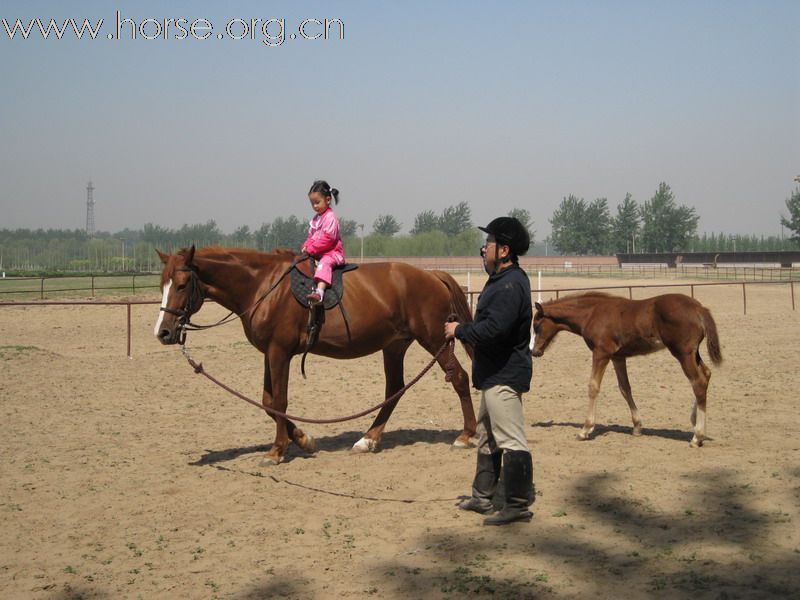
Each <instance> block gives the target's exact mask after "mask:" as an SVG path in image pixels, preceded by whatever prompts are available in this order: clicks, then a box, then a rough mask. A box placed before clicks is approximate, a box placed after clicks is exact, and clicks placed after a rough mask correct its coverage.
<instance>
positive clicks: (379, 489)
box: [0, 278, 800, 599]
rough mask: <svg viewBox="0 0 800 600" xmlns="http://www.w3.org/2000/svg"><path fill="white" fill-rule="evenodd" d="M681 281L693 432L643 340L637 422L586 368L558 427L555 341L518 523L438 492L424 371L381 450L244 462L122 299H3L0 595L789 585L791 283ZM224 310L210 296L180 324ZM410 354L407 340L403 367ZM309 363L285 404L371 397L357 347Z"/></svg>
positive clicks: (248, 427) (585, 354) (458, 459)
mask: <svg viewBox="0 0 800 600" xmlns="http://www.w3.org/2000/svg"><path fill="white" fill-rule="evenodd" d="M473 283H474V279H473ZM626 283H627V282H626ZM630 283H650V284H652V283H653V282H652V281H642V282H630ZM670 283H671V284H672V283H675V282H674V281H671V282H670ZM546 284H547V286H549V287H556V286H559V287H561V288H571V287H582V286H586V287H588V286H590V285H594V286H601V285H605V284H611V285H613V284H619V281H614V282H611V281H604V280H598V279H592V280H586V279H582V280H579V279H574V278H570V279H549V280H548V281H547V282H546ZM662 291H667V290H666V289H664V290H635V291H634V296H635V297H643V296H645V295H653V294H655V293H660V292H662ZM681 291H685V292H687V293H688V289H685V290H681ZM624 293H627V292H624ZM695 296H696V297H697V298H698V299H699V300H700V301H701V302H703V303H704V304H706V305H707V306H708V307H709V308H710V309H711V310H712V312H713V314H714V317H715V318H716V321H717V324H718V327H719V332H720V338H721V342H722V351H723V355H724V358H725V362H724V363H723V365H722V366H721V367H720V368H714V369H713V375H712V380H711V386H710V390H709V403H708V411H709V412H708V415H709V422H708V434H709V436H710V438H711V439H710V440H708V441H707V442H706V444H705V445H704V446H703V447H702V448H700V449H691V448H690V447H689V439H690V437H691V428H690V425H689V412H690V408H691V399H692V394H691V390H690V388H689V384H688V382H687V381H686V379H685V378H684V376H683V374H682V372H681V370H680V367H679V366H678V363H677V362H676V361H675V360H674V359H673V358H672V357H671V356H670V355H669V354H668V353H658V354H655V355H651V356H649V357H643V358H637V359H632V360H631V361H630V362H629V371H630V378H631V382H632V385H633V391H634V396H635V398H636V400H637V403H638V405H639V408H640V412H641V415H642V419H643V421H644V435H643V436H641V437H633V436H632V435H631V422H630V415H629V412H628V409H627V406H626V404H625V402H624V400H623V399H622V397H621V396H620V395H619V393H618V392H617V390H616V384H615V381H614V377H613V372H609V373H608V374H607V375H608V376H607V378H606V380H605V381H604V385H603V389H602V390H601V396H600V401H599V406H598V427H597V435H596V438H595V439H593V440H591V441H588V442H579V441H577V439H576V434H577V432H578V430H579V428H580V425H581V423H582V422H583V418H584V415H585V411H586V408H587V398H586V389H587V384H588V377H589V368H590V355H589V351H588V350H587V349H586V347H585V346H584V345H583V343H582V341H581V340H579V339H578V338H577V337H575V336H570V335H568V334H561V336H560V337H559V339H558V340H557V341H556V343H555V344H554V345H553V346H552V347H551V348H550V349H549V350H548V352H547V354H546V355H545V356H544V357H543V358H541V359H536V360H535V363H534V380H533V389H532V391H531V393H530V394H528V395H527V396H526V398H525V414H526V420H527V423H528V428H527V435H528V440H529V442H530V445H531V448H532V451H533V455H534V473H535V479H536V485H537V489H538V492H539V495H538V497H537V500H536V503H535V505H534V507H533V510H534V512H535V517H534V519H533V521H532V522H531V523H529V524H515V525H513V526H508V527H501V528H487V527H483V526H482V525H481V521H482V517H481V516H479V515H476V514H472V513H465V512H463V511H459V510H457V509H456V508H455V506H454V505H455V503H456V502H457V499H458V498H459V496H462V495H465V494H467V493H468V492H469V489H470V483H471V479H472V474H473V469H474V463H475V451H474V450H453V449H451V448H450V444H451V442H452V441H453V440H454V439H455V437H456V435H457V433H458V430H460V428H461V422H462V421H461V413H460V409H459V405H458V401H457V398H456V396H455V394H454V392H453V391H452V389H451V388H450V387H449V384H446V383H445V382H444V377H443V374H442V373H441V372H440V371H438V370H435V371H432V372H431V373H430V374H428V375H427V376H426V377H425V378H423V379H422V381H420V383H419V384H417V386H416V387H414V388H413V389H412V390H411V391H410V392H409V393H408V394H407V395H406V396H405V397H404V398H403V400H402V401H401V403H400V405H399V406H398V408H397V410H396V411H395V414H394V416H393V417H392V419H391V421H390V422H389V425H388V427H387V433H386V434H385V435H384V438H383V440H382V444H381V447H380V451H379V452H377V453H374V454H370V455H356V454H351V453H350V452H349V450H350V447H351V445H352V444H353V443H354V442H356V441H357V440H358V439H359V437H360V436H361V433H362V432H363V431H364V430H366V428H367V427H368V425H369V423H370V422H371V417H364V418H361V419H359V420H357V421H354V422H350V423H345V424H336V425H312V426H308V427H304V429H306V430H307V431H308V432H309V433H311V434H312V435H314V436H315V437H316V438H317V440H318V444H319V451H318V452H317V453H316V455H314V456H307V455H305V454H303V453H302V452H301V451H299V450H298V449H296V448H294V447H293V448H292V450H291V451H290V454H289V459H288V460H287V462H285V463H284V464H281V465H279V466H277V467H272V468H265V467H261V466H260V464H259V463H260V460H261V457H262V455H263V454H264V452H265V451H266V450H267V449H268V447H269V444H270V443H271V441H272V438H273V435H274V427H273V425H272V422H271V421H268V420H267V419H266V418H265V416H264V415H263V414H260V413H259V411H258V410H257V409H255V408H253V407H251V406H249V405H247V404H245V403H243V402H241V401H239V400H236V399H235V398H233V397H231V396H229V395H227V394H226V393H225V392H223V391H222V390H220V389H219V388H216V387H214V386H213V385H212V384H211V383H210V382H208V381H207V380H206V379H204V378H202V377H199V376H197V375H195V374H194V373H193V372H192V370H191V368H190V367H189V366H188V365H187V363H186V361H185V360H184V358H183V357H182V356H181V353H180V351H179V350H178V349H177V347H163V346H161V345H160V344H159V343H158V342H157V341H156V340H155V338H154V337H153V335H152V328H153V324H154V321H155V318H156V314H157V306H138V307H134V309H133V358H132V359H128V358H127V357H126V356H125V354H126V352H125V351H126V346H125V308H124V307H119V306H115V307H107V308H99V307H61V306H57V307H46V308H41V307H25V308H22V307H20V308H9V307H2V308H0V358H1V359H2V360H1V361H0V418H2V429H1V430H0V431H1V432H2V433H1V434H0V453H1V455H2V460H0V532H1V533H0V597H3V598H15V599H16V598H232V599H246V598H303V599H306V598H307V599H327V598H338V597H358V598H366V597H376V598H422V599H434V598H436V599H438V598H452V599H457V598H463V597H466V596H469V597H474V598H583V597H586V596H588V595H591V596H597V597H601V598H604V597H612V596H617V595H622V594H624V596H625V597H629V598H676V597H689V596H691V597H693V598H715V599H716V598H720V599H723V598H773V597H774V598H789V597H795V598H797V597H798V596H800V436H798V435H797V430H798V425H800V417H798V396H799V395H800V394H799V393H798V392H799V391H800V374H799V373H800V371H798V364H800V346H799V345H798V338H800V311H798V312H793V311H792V307H791V297H790V293H789V287H788V285H761V286H755V285H754V286H748V288H747V314H746V315H745V314H743V305H742V291H741V287H736V286H719V287H707V288H696V290H695ZM222 314H224V313H223V311H221V310H220V309H219V308H218V307H207V308H204V309H203V311H202V312H201V314H200V317H202V318H198V321H201V322H211V321H212V320H214V319H215V318H217V317H218V316H222ZM188 345H189V347H190V350H191V353H192V354H193V356H195V358H197V359H198V360H201V361H202V362H203V363H204V365H205V367H206V368H207V370H208V371H209V372H211V373H212V374H214V375H216V376H217V377H219V378H220V379H222V380H223V381H225V382H227V383H229V384H231V385H232V386H233V387H235V388H237V389H239V390H240V391H242V392H244V393H246V394H249V395H251V396H254V397H258V394H259V389H260V384H261V371H262V359H261V356H260V354H258V352H257V351H256V350H254V349H253V348H252V347H250V346H249V344H248V343H247V342H246V340H245V339H244V336H243V334H242V332H241V328H240V327H239V326H238V324H234V325H228V326H226V327H223V328H219V329H216V330H212V331H208V332H198V333H193V334H190V337H189V342H188ZM701 353H702V354H703V355H704V356H707V352H706V350H705V345H704V346H703V348H702V350H701ZM459 356H460V357H461V358H462V360H463V359H464V356H465V355H464V353H463V351H461V350H460V351H459ZM427 361H428V356H427V355H426V354H425V353H424V351H422V350H421V349H420V348H419V347H418V346H416V345H415V346H413V347H412V349H411V351H410V353H409V357H408V359H407V366H406V373H407V377H408V378H410V377H412V376H413V375H415V374H416V373H417V372H418V371H419V370H420V369H421V367H422V366H423V365H424V364H425V363H426V362H427ZM307 366H308V371H309V379H308V380H307V381H304V380H303V379H302V378H301V376H300V373H299V361H295V363H293V365H292V380H291V384H290V394H291V395H290V405H289V408H290V412H292V413H294V414H300V415H306V416H312V417H332V416H339V415H343V414H349V413H352V412H355V411H357V410H359V409H362V408H365V407H367V406H370V405H372V404H375V403H377V402H380V400H381V399H382V393H383V380H382V368H381V360H380V357H379V356H378V355H376V356H371V357H367V358H364V359H360V360H355V361H346V362H335V361H332V360H329V359H324V358H320V357H314V356H312V357H310V358H309V361H308V365H307ZM473 397H474V398H477V395H474V396H473ZM475 404H476V407H477V401H476V403H475Z"/></svg>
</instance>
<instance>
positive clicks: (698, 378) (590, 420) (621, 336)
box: [531, 292, 722, 448]
mask: <svg viewBox="0 0 800 600" xmlns="http://www.w3.org/2000/svg"><path fill="white" fill-rule="evenodd" d="M533 331H534V335H535V340H534V345H533V348H532V350H531V354H533V356H542V354H543V353H544V351H545V349H546V348H547V346H548V345H549V344H550V342H551V341H553V338H554V337H555V336H556V334H557V333H558V332H559V331H569V332H571V333H575V334H577V335H580V336H582V337H583V340H584V341H585V342H586V345H587V346H589V349H590V350H591V351H592V377H591V379H590V380H589V413H588V415H587V416H586V422H585V423H584V424H583V429H581V431H580V433H579V434H578V438H579V439H582V440H586V439H589V436H590V435H591V434H592V431H593V430H594V423H595V406H596V401H597V394H598V392H599V391H600V382H601V381H602V380H603V373H604V372H605V370H606V367H607V366H608V361H611V362H612V363H613V365H614V371H616V373H617V382H618V383H619V390H620V392H622V395H623V396H624V398H625V400H627V401H628V407H629V408H630V410H631V418H632V419H633V434H634V435H641V432H642V421H641V419H640V418H639V411H638V410H637V409H636V404H634V402H633V395H632V394H631V384H630V382H629V381H628V368H627V365H626V364H625V359H627V358H628V357H629V356H638V355H641V354H650V353H651V352H656V351H657V350H662V349H664V348H667V349H669V351H670V352H671V353H672V355H673V356H674V357H675V358H676V359H678V362H680V363H681V367H683V372H684V374H685V375H686V377H687V378H688V379H689V382H690V383H691V384H692V390H693V391H694V396H695V402H694V406H693V408H692V416H691V422H692V425H693V426H694V436H693V437H692V441H691V446H692V447H694V448H696V447H698V446H701V445H702V444H703V439H704V438H705V428H706V392H707V390H708V382H709V380H710V378H711V370H710V369H709V368H708V367H707V366H706V365H705V363H704V362H703V359H702V358H700V352H699V348H700V342H702V341H703V337H705V338H706V346H707V348H708V353H709V355H710V356H711V361H712V362H713V363H714V364H715V365H718V364H720V363H721V362H722V353H721V352H720V346H719V337H718V336H717V326H716V324H715V323H714V319H713V318H712V316H711V312H710V311H709V310H708V309H707V308H705V307H704V306H703V305H702V304H700V303H699V302H698V301H697V300H695V299H694V298H690V297H688V296H684V295H683V294H664V295H662V296H656V297H654V298H648V299H647V300H628V299H627V298H621V297H618V296H610V295H608V294H603V293H599V292H590V293H587V294H580V295H571V296H565V297H564V298H561V299H558V300H551V301H550V302H545V303H544V304H539V303H538V302H537V303H536V314H535V315H534V317H533Z"/></svg>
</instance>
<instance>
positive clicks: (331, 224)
mask: <svg viewBox="0 0 800 600" xmlns="http://www.w3.org/2000/svg"><path fill="white" fill-rule="evenodd" d="M308 200H309V202H311V208H313V209H314V212H315V213H317V214H316V215H314V218H313V219H311V221H309V224H308V237H307V238H306V241H305V242H304V243H303V252H306V253H307V254H310V255H311V256H313V257H314V258H315V259H316V260H317V270H316V271H315V272H314V282H315V283H316V284H317V289H316V290H314V291H313V292H311V293H310V294H309V295H308V296H306V299H307V300H308V302H309V303H310V304H318V303H319V302H322V298H323V297H324V296H325V289H326V288H328V287H329V286H330V285H331V277H332V269H333V267H334V266H335V265H343V264H344V251H343V249H342V237H341V235H340V233H339V219H337V218H336V215H335V214H333V210H332V209H331V200H333V201H334V202H335V203H336V204H339V190H337V189H333V188H331V186H329V185H328V182H327V181H322V180H317V181H315V182H314V183H313V184H312V186H311V189H310V190H309V191H308Z"/></svg>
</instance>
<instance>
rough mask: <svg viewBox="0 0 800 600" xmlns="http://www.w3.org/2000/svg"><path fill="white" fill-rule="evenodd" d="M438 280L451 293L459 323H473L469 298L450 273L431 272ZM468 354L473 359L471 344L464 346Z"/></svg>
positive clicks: (452, 307) (453, 310)
mask: <svg viewBox="0 0 800 600" xmlns="http://www.w3.org/2000/svg"><path fill="white" fill-rule="evenodd" d="M431 273H433V274H434V275H435V276H436V278H437V279H438V280H439V281H441V282H442V283H443V284H444V285H445V287H447V289H448V290H449V291H450V310H451V311H452V313H453V314H454V315H455V316H456V319H457V320H458V322H459V323H472V310H470V307H469V304H467V296H466V294H464V291H463V290H462V289H461V286H460V285H458V282H457V281H456V280H455V279H453V277H452V276H451V275H450V274H449V273H445V272H444V271H436V270H433V271H431ZM462 345H463V346H464V349H465V350H466V351H467V354H468V355H469V357H470V358H472V346H470V345H469V344H462Z"/></svg>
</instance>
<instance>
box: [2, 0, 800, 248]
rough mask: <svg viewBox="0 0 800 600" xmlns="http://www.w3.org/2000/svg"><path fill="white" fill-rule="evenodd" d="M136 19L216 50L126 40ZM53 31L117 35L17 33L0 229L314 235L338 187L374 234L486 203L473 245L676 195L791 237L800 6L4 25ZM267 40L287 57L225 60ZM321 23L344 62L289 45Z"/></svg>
mask: <svg viewBox="0 0 800 600" xmlns="http://www.w3.org/2000/svg"><path fill="white" fill-rule="evenodd" d="M117 10H119V11H120V12H121V14H122V17H123V18H131V19H134V20H135V21H137V23H141V22H143V21H144V20H145V19H148V18H152V19H156V20H159V21H162V22H163V20H164V19H168V18H171V19H179V18H184V19H187V20H188V21H190V22H191V21H193V20H195V19H198V18H205V19H207V20H208V21H210V22H211V23H212V24H213V26H214V31H213V34H212V35H211V37H210V38H209V39H206V40H203V41H199V40H194V39H191V38H187V39H184V40H175V39H172V38H173V35H174V34H178V33H179V31H178V30H177V29H175V28H173V29H170V30H168V35H169V38H170V39H167V40H163V39H159V40H146V39H142V38H141V37H138V39H136V40H134V41H131V40H130V39H127V40H117V39H113V40H109V39H107V35H108V34H112V35H113V34H114V33H115V32H116V11H117ZM35 17H38V18H41V19H43V20H45V21H46V20H48V19H50V18H54V19H57V20H59V21H60V22H63V20H64V19H65V18H68V17H73V18H75V19H77V20H79V21H82V20H83V19H85V18H88V19H90V20H91V21H92V23H96V22H97V21H98V20H99V19H101V18H102V19H104V23H103V28H102V30H101V33H100V35H99V36H98V39H96V40H94V41H90V40H83V41H77V40H76V39H75V37H74V34H65V35H64V37H63V39H62V40H57V39H47V40H42V39H41V35H40V34H39V33H38V31H37V32H36V33H35V34H33V33H32V34H31V35H30V37H29V39H27V40H24V39H21V37H20V36H19V34H18V35H17V37H16V38H15V39H14V40H9V37H8V35H7V34H6V32H5V30H4V28H3V27H2V25H1V24H0V82H2V91H0V119H1V121H0V123H2V126H1V127H0V130H2V144H0V180H1V181H2V186H1V187H0V228H17V227H31V228H37V227H45V228H48V227H53V228H82V227H83V226H84V225H85V199H86V192H85V187H86V182H87V180H89V179H90V178H91V179H92V180H93V182H94V185H95V187H96V190H95V200H96V202H97V204H96V209H95V218H96V226H97V228H98V229H100V230H106V231H116V230H119V229H121V228H123V227H126V226H128V227H132V228H138V227H141V226H142V225H143V224H144V223H147V222H152V223H156V224H160V225H162V226H165V227H177V226H180V225H181V224H183V223H187V222H188V223H198V222H205V221H207V220H209V219H214V220H215V221H216V222H217V223H218V224H219V225H220V227H221V228H222V229H223V230H225V231H228V232H230V231H232V230H233V229H234V228H235V227H237V226H239V225H242V224H249V225H250V226H251V227H258V226H259V225H260V224H261V223H262V222H265V221H272V220H273V219H274V218H276V217H278V216H288V215H290V214H295V215H297V216H298V217H302V218H310V216H312V213H311V210H310V207H309V205H308V201H307V198H306V192H307V191H308V188H309V186H310V184H311V182H312V181H313V180H314V179H317V178H325V179H327V180H328V181H330V183H331V184H332V185H334V186H336V187H338V188H339V189H340V190H341V192H342V202H341V203H340V205H339V207H338V209H337V212H338V214H339V215H340V216H341V217H343V218H347V219H354V220H356V221H358V222H363V223H366V225H367V231H369V229H370V227H371V224H372V222H373V221H374V220H375V218H376V217H377V216H378V215H379V214H385V213H388V214H392V215H394V216H395V217H396V218H397V219H398V220H399V221H401V222H402V223H403V230H404V231H408V229H409V228H411V227H412V226H413V222H414V217H415V215H416V214H418V213H419V212H421V211H423V210H426V209H433V210H435V211H437V212H439V211H441V210H442V209H443V208H445V207H447V206H449V205H452V204H456V203H458V202H461V201H467V202H468V203H469V204H470V206H471V208H472V213H473V220H474V221H475V222H476V224H483V223H485V222H487V221H488V220H490V219H491V218H493V217H494V216H497V215H500V214H505V213H507V212H508V211H509V210H510V209H512V208H514V207H520V208H526V209H528V210H529V211H530V212H531V213H532V215H533V217H534V220H535V229H536V231H537V236H536V237H537V238H538V239H541V238H543V237H544V236H545V235H546V234H547V233H548V232H549V229H550V227H549V223H548V219H549V217H550V216H551V215H552V212H553V210H554V209H555V208H556V207H557V206H558V204H559V203H560V201H561V199H562V198H563V197H565V196H567V195H569V194H575V195H577V196H580V197H584V198H586V199H587V200H592V199H594V198H598V197H605V198H607V199H608V202H609V206H610V207H611V209H612V212H615V211H616V206H617V204H618V203H619V202H620V201H621V200H622V199H623V198H624V196H625V194H626V192H630V193H631V194H632V195H633V197H634V199H635V200H637V201H638V202H640V203H641V202H644V201H645V200H648V199H649V198H650V197H651V196H652V195H653V193H654V192H655V190H656V188H657V186H658V184H659V182H661V181H665V182H667V183H668V184H669V185H670V186H671V187H672V190H673V192H674V193H675V196H676V199H677V201H678V202H679V203H681V204H687V205H689V206H694V207H696V209H697V212H698V214H699V215H700V226H699V230H700V231H701V232H702V231H724V232H727V233H764V234H779V233H780V224H779V214H780V213H781V212H782V211H784V212H785V205H784V200H785V199H786V198H787V197H788V196H789V195H790V194H791V192H792V190H793V189H794V186H795V185H796V184H794V183H793V181H792V179H793V177H794V176H795V175H797V174H800V43H798V31H800V2H798V1H797V0H787V1H779V0H765V1H761V0H760V1H749V2H742V1H731V0H726V1H696V0H693V1H686V2H682V1H676V0H670V1H663V2H660V1H652V2H651V1H630V2H625V1H619V2H611V1H607V2H602V1H598V2H589V1H587V2H575V1H553V2H491V3H490V2H464V1H459V2H430V1H428V2H375V1H363V2H355V1H352V2H303V1H297V2H265V1H259V2H218V1H215V2H200V1H193V2H188V1H186V2H168V3H167V2H150V1H141V0H140V1H137V2H131V1H125V0H118V1H117V2H108V1H103V2H99V1H98V2H68V3H67V2H60V1H58V2H56V1H52V2H45V1H18V0H12V1H9V0H5V1H4V2H3V3H2V5H0V18H3V19H6V21H7V22H8V23H9V26H10V25H11V24H12V23H13V21H14V20H15V19H22V20H23V21H24V22H25V24H26V26H27V23H28V21H29V20H30V19H31V18H35ZM256 18H260V19H262V20H266V19H269V18H283V19H286V30H285V35H286V41H285V42H284V43H283V44H282V45H279V46H275V47H268V46H266V45H265V44H264V43H262V39H263V37H262V35H261V32H260V31H259V32H258V33H257V34H256V35H255V39H253V40H250V39H245V40H238V41H237V40H232V39H222V40H219V39H217V34H218V33H220V32H223V31H224V26H225V24H226V23H227V22H228V21H230V20H231V19H243V20H245V21H250V19H256ZM305 18H315V19H319V20H323V19H326V18H328V19H334V18H338V19H340V20H341V21H342V22H343V23H344V39H343V40H339V39H328V40H324V39H317V40H301V39H294V40H291V39H289V34H290V33H292V32H296V31H297V27H298V25H299V23H300V22H301V21H302V20H303V19H305ZM59 25H60V23H59ZM240 30H241V26H240V25H237V26H236V27H234V31H233V32H234V33H235V34H238V32H239V31H240ZM320 30H321V28H319V27H316V26H314V24H313V23H311V24H310V25H309V26H308V28H307V29H306V32H307V33H309V34H314V33H316V32H318V31H320ZM154 31H155V29H154V25H152V24H150V28H149V29H145V33H146V34H148V35H152V34H153V32H154ZM278 31H279V30H278V27H277V24H274V25H273V27H272V29H271V35H273V36H277V35H278ZM123 32H124V33H125V35H127V36H128V37H129V36H130V27H127V29H125V28H123ZM200 33H202V32H200ZM86 35H88V34H86Z"/></svg>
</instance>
